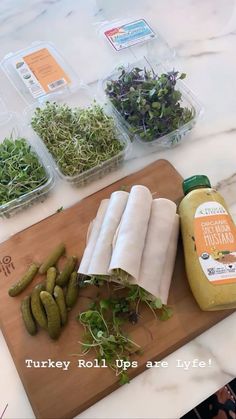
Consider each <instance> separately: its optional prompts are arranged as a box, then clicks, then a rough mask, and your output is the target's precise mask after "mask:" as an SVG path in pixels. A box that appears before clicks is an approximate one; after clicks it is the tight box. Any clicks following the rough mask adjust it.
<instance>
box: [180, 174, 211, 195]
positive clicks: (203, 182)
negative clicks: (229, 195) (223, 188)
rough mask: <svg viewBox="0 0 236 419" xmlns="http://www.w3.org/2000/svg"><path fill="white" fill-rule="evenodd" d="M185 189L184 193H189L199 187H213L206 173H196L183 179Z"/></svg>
mask: <svg viewBox="0 0 236 419" xmlns="http://www.w3.org/2000/svg"><path fill="white" fill-rule="evenodd" d="M182 186H183V191H184V195H187V194H188V193H189V192H190V191H192V190H193V189H198V188H211V184H210V181H209V179H208V177H207V176H205V175H195V176H191V177H188V178H187V179H185V180H184V181H183V184H182Z"/></svg>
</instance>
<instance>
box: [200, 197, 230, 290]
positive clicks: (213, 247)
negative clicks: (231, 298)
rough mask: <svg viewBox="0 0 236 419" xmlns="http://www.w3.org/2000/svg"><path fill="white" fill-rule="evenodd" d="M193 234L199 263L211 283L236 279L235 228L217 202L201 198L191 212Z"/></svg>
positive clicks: (228, 281)
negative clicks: (193, 215)
mask: <svg viewBox="0 0 236 419" xmlns="http://www.w3.org/2000/svg"><path fill="white" fill-rule="evenodd" d="M194 235H195V243H196V252H197V255H198V257H199V263H200V265H201V267H202V269H203V271H204V273H205V275H206V277H207V278H208V280H209V281H210V282H212V283H214V284H222V283H234V282H236V228H235V225H234V223H233V222H232V219H231V217H230V216H229V214H228V212H227V211H226V209H225V208H224V207H223V206H222V205H221V204H219V203H218V202H214V201H213V202H205V203H203V204H201V205H200V206H199V207H198V208H197V210H196V213H195V220H194Z"/></svg>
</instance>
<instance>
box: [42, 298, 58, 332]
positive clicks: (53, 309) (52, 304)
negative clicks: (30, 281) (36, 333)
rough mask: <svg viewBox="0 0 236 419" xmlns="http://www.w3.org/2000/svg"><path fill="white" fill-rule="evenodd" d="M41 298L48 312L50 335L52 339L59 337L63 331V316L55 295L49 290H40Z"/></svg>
mask: <svg viewBox="0 0 236 419" xmlns="http://www.w3.org/2000/svg"><path fill="white" fill-rule="evenodd" d="M40 299H41V301H42V303H43V306H44V308H45V311H46V314H47V323H48V324H47V328H48V333H49V336H50V337H51V338H52V339H57V338H58V336H59V335H60V332H61V318H60V312H59V308H58V306H57V303H56V301H55V300H54V298H53V296H52V295H51V294H49V292H47V291H41V292H40Z"/></svg>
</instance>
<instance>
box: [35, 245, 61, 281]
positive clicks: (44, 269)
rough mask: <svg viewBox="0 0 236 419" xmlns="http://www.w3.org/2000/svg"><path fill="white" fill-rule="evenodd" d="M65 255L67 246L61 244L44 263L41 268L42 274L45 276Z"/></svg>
mask: <svg viewBox="0 0 236 419" xmlns="http://www.w3.org/2000/svg"><path fill="white" fill-rule="evenodd" d="M63 253H65V245H64V244H63V243H60V244H59V245H58V246H57V247H56V248H55V249H54V250H53V251H52V252H51V253H50V255H49V256H48V257H47V259H46V260H45V261H44V262H43V263H42V265H41V266H40V268H39V273H40V274H45V273H46V272H47V270H48V269H49V268H51V266H54V265H55V264H56V263H57V261H58V259H59V258H60V257H61V256H62V255H63Z"/></svg>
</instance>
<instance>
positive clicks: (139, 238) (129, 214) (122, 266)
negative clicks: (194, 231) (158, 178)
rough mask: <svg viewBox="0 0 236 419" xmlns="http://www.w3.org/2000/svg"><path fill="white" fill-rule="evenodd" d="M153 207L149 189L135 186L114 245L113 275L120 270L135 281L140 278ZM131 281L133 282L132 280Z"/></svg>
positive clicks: (110, 270) (111, 267)
mask: <svg viewBox="0 0 236 419" xmlns="http://www.w3.org/2000/svg"><path fill="white" fill-rule="evenodd" d="M151 206H152V195H151V192H150V191H149V189H148V188H146V187H145V186H142V185H136V186H133V187H132V189H131V191H130V195H129V199H128V202H127V206H126V208H125V211H124V214H123V217H122V220H121V223H120V226H119V230H118V234H117V238H116V241H115V243H114V244H115V246H114V249H113V253H112V258H111V263H110V266H109V273H110V274H111V275H113V274H115V271H114V270H117V269H119V270H122V271H124V272H126V273H127V274H128V275H130V276H131V277H133V278H134V279H137V278H138V276H139V269H140V264H141V258H142V253H143V248H144V242H145V237H146V233H147V228H148V222H149V217H150V213H151ZM130 281H131V283H132V282H133V281H132V278H130Z"/></svg>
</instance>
